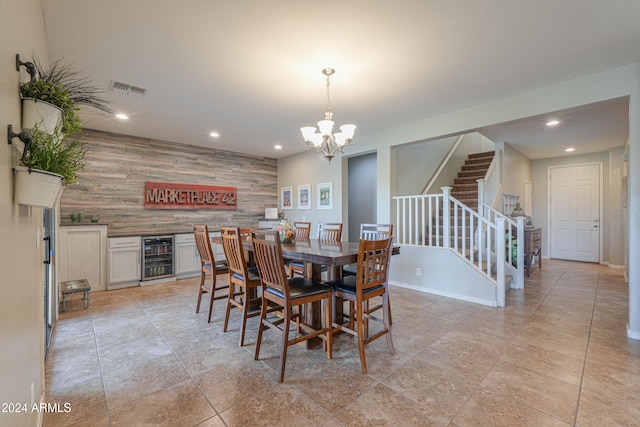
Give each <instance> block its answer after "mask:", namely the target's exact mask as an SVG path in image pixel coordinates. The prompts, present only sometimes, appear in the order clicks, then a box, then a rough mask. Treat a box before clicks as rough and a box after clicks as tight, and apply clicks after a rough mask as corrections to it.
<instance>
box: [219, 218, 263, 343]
mask: <svg viewBox="0 0 640 427" xmlns="http://www.w3.org/2000/svg"><path fill="white" fill-rule="evenodd" d="M220 237H221V238H222V247H223V249H224V255H225V256H226V258H227V265H228V266H229V293H228V297H227V312H226V314H225V317H224V327H223V331H224V332H227V327H228V325H229V317H230V314H231V308H233V307H235V308H237V309H239V310H240V312H241V313H242V320H241V323H240V341H239V343H240V346H241V347H242V346H243V345H244V335H245V329H246V325H247V319H249V318H251V317H256V316H259V315H260V311H258V310H257V307H258V305H259V303H260V301H261V299H260V298H259V297H257V296H256V294H257V288H258V287H259V286H260V276H259V275H258V270H257V269H256V268H255V267H252V268H249V267H248V266H247V262H246V257H245V253H244V249H243V247H242V241H243V239H246V238H250V237H251V229H249V228H238V227H220Z"/></svg>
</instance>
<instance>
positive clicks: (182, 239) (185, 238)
mask: <svg viewBox="0 0 640 427" xmlns="http://www.w3.org/2000/svg"><path fill="white" fill-rule="evenodd" d="M195 242H196V236H195V235H194V234H193V233H189V234H176V245H178V244H182V243H195Z"/></svg>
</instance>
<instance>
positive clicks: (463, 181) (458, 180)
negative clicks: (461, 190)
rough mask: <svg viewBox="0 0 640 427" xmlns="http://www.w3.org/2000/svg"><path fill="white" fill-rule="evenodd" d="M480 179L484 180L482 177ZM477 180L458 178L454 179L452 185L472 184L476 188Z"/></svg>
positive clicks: (473, 178)
mask: <svg viewBox="0 0 640 427" xmlns="http://www.w3.org/2000/svg"><path fill="white" fill-rule="evenodd" d="M481 178H484V176H482V177H481ZM478 179H480V178H477V177H473V176H471V177H458V178H454V179H453V183H454V185H457V184H474V185H475V186H476V187H477V186H478V181H477V180H478Z"/></svg>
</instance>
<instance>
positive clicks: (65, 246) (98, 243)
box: [57, 225, 107, 291]
mask: <svg viewBox="0 0 640 427" xmlns="http://www.w3.org/2000/svg"><path fill="white" fill-rule="evenodd" d="M57 262H58V276H59V278H60V282H67V281H69V280H81V279H87V280H88V281H89V284H90V285H91V290H93V291H104V290H106V289H107V273H106V269H107V226H106V225H73V226H61V227H59V236H58V256H57Z"/></svg>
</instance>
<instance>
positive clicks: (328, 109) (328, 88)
mask: <svg viewBox="0 0 640 427" xmlns="http://www.w3.org/2000/svg"><path fill="white" fill-rule="evenodd" d="M329 78H330V77H329V75H327V112H329V113H330V112H331V90H330V86H331V84H330V83H329Z"/></svg>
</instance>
